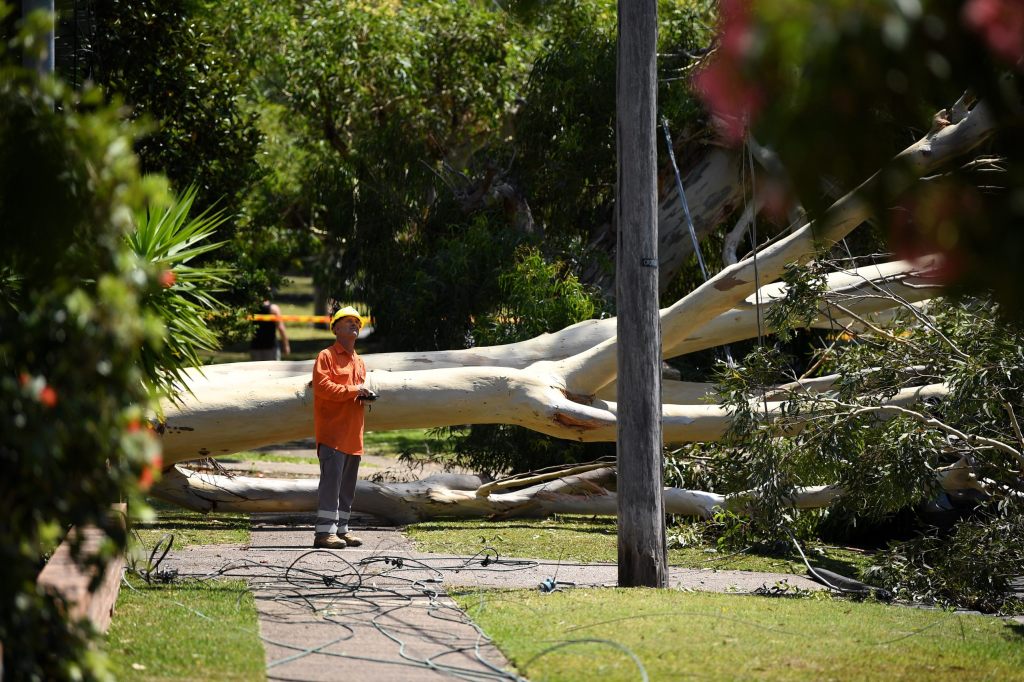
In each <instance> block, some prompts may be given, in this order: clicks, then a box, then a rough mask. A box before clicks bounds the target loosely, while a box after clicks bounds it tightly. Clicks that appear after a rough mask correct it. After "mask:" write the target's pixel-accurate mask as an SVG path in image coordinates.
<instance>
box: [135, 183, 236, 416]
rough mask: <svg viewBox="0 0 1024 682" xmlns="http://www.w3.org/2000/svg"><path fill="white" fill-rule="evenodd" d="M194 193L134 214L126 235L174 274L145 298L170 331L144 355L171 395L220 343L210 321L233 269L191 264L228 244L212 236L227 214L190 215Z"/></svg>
mask: <svg viewBox="0 0 1024 682" xmlns="http://www.w3.org/2000/svg"><path fill="white" fill-rule="evenodd" d="M195 197H196V188H195V187H194V186H193V187H189V188H188V189H187V190H185V192H184V193H183V194H182V195H181V196H179V197H176V198H174V199H173V200H172V201H170V202H169V203H168V204H166V205H164V206H150V207H147V208H146V209H145V210H143V211H140V212H139V213H138V214H137V215H136V216H135V229H134V230H133V231H132V232H131V233H130V234H129V235H127V241H128V244H129V245H130V246H131V248H132V250H133V251H134V252H135V254H136V255H137V256H138V257H139V258H140V259H142V260H144V261H147V262H148V263H150V264H151V265H152V268H153V269H154V270H155V271H157V272H159V273H173V277H169V278H168V279H167V280H165V282H164V285H163V286H159V287H153V288H152V289H151V291H150V293H149V294H148V295H147V297H146V300H145V301H144V303H145V305H146V306H147V307H148V308H149V309H150V310H152V311H154V312H155V313H157V314H158V315H159V316H160V317H161V319H162V320H163V322H164V328H165V334H164V345H163V349H162V351H161V352H160V353H159V354H156V355H152V354H151V355H150V356H146V357H144V358H143V365H144V370H145V372H146V374H147V375H148V376H149V377H150V379H151V380H152V381H153V383H154V384H155V385H157V386H159V387H160V388H161V389H162V390H163V391H164V392H165V393H166V394H167V395H168V396H169V397H170V398H171V399H172V400H173V399H175V396H176V394H177V393H179V392H180V391H181V390H182V389H183V388H184V387H185V386H186V384H185V382H184V371H185V369H187V368H190V367H198V366H199V365H200V364H201V360H200V357H199V353H200V351H211V350H216V349H217V348H218V347H219V343H218V340H217V336H216V335H215V334H214V333H213V332H212V331H211V330H210V328H209V327H208V326H207V323H206V322H207V319H209V317H210V316H211V315H212V314H214V313H216V312H218V311H220V310H222V309H223V306H222V304H221V303H220V302H219V301H218V300H217V299H216V297H215V296H214V295H213V294H214V293H215V292H217V291H222V290H223V289H224V288H225V285H227V283H228V279H227V278H228V277H229V276H230V274H231V270H230V268H226V267H213V266H206V265H198V266H196V265H189V263H190V262H191V261H192V260H193V259H195V258H196V257H197V256H201V255H203V254H206V253H210V252H211V251H213V250H215V249H217V248H219V247H221V246H223V245H224V243H225V242H224V241H218V242H213V241H209V240H210V239H211V238H212V237H213V236H214V235H215V234H216V232H217V228H219V227H220V226H221V225H222V224H223V223H224V222H225V221H226V220H227V216H226V215H225V214H224V212H223V211H212V210H211V209H207V210H205V211H203V212H202V213H200V214H199V215H197V216H194V217H189V214H190V213H191V212H192V204H193V202H194V201H195ZM164 276H165V277H166V274H165V275H164Z"/></svg>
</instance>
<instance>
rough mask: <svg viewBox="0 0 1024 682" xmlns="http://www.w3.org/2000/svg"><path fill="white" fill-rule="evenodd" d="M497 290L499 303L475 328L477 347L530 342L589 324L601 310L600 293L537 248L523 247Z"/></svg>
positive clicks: (500, 279) (474, 335)
mask: <svg viewBox="0 0 1024 682" xmlns="http://www.w3.org/2000/svg"><path fill="white" fill-rule="evenodd" d="M498 286H499V287H501V303H500V304H499V306H498V308H497V309H496V310H494V311H492V312H490V313H488V314H487V315H485V316H484V317H483V319H481V320H480V321H478V322H477V323H476V324H475V325H474V327H473V342H474V345H477V346H497V345H500V344H505V343H514V342H516V341H524V340H526V339H532V338H533V337H535V336H538V335H540V334H544V333H550V332H554V331H558V330H560V329H564V328H565V327H568V326H570V325H573V324H576V323H577V322H581V321H583V320H589V319H591V318H593V317H595V315H596V314H597V312H598V310H599V308H598V298H597V295H596V292H594V291H592V290H589V289H588V288H587V287H586V286H585V285H583V284H581V283H580V281H579V280H578V279H576V276H575V275H573V274H572V272H568V271H567V269H566V266H565V264H564V263H561V262H554V263H548V262H547V261H545V260H544V256H543V255H542V254H541V252H540V250H539V249H537V248H534V247H520V249H519V250H518V251H517V252H516V260H515V263H514V265H513V266H512V268H511V269H510V270H509V271H507V272H504V273H502V275H501V276H500V277H499V278H498Z"/></svg>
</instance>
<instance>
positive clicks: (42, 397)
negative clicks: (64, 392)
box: [39, 386, 57, 407]
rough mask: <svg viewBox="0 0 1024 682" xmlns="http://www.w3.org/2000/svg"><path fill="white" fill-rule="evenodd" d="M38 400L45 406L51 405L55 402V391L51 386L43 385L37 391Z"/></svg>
mask: <svg viewBox="0 0 1024 682" xmlns="http://www.w3.org/2000/svg"><path fill="white" fill-rule="evenodd" d="M39 402H41V403H42V404H43V405H44V406H46V407H53V406H54V405H56V404H57V391H55V390H53V387H52V386H44V387H43V390H41V391H40V392H39Z"/></svg>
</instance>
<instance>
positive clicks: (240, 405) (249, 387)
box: [161, 259, 936, 464]
mask: <svg viewBox="0 0 1024 682" xmlns="http://www.w3.org/2000/svg"><path fill="white" fill-rule="evenodd" d="M935 262H936V261H935V260H934V259H930V260H928V261H926V262H925V263H924V264H923V267H924V270H923V271H922V270H921V269H920V267H921V266H917V265H914V264H911V263H907V262H905V261H898V262H896V263H887V264H883V265H878V266H869V267H865V268H858V269H857V270H854V271H851V272H848V273H835V274H834V275H833V276H832V277H831V279H830V281H831V282H834V283H835V285H836V287H835V289H834V292H833V294H834V295H835V296H837V297H840V298H841V299H842V300H843V301H844V307H845V308H846V309H847V310H852V311H856V312H857V313H858V314H864V315H869V314H870V313H871V312H873V311H876V310H879V309H882V308H884V307H885V306H887V305H889V306H891V305H894V300H893V299H891V298H885V297H883V296H879V295H877V293H876V287H877V288H881V289H883V290H885V289H887V290H889V291H891V292H894V293H899V294H900V295H901V296H904V297H907V298H910V299H912V300H917V299H919V298H924V297H928V296H931V295H932V294H933V293H934V291H933V289H932V288H931V286H930V283H931V282H933V280H932V279H931V278H930V277H929V275H928V272H930V270H931V269H932V268H933V267H934V266H935ZM761 294H763V295H761ZM784 295H785V287H783V286H781V285H770V286H766V287H763V288H762V291H761V293H760V294H759V296H760V300H761V306H762V308H763V307H764V306H765V305H767V303H768V302H770V301H774V300H778V299H780V298H782V297H783V296H784ZM827 305H828V304H827V303H825V304H823V307H827ZM756 315H757V313H756V310H755V303H754V302H752V301H744V305H743V307H741V308H736V309H734V310H732V311H730V312H729V313H727V314H726V315H725V316H722V319H721V320H715V321H713V322H712V323H711V324H710V325H708V326H707V327H706V328H705V330H704V331H703V332H702V334H701V335H700V336H697V337H695V338H690V339H684V340H683V341H682V342H680V343H676V344H673V347H674V348H676V349H679V350H682V351H684V352H691V351H692V350H694V349H695V347H702V348H704V347H711V346H715V345H719V344H721V343H725V342H731V341H736V340H739V339H745V338H751V337H753V336H755V335H756V333H757V322H756ZM836 319H837V318H835V317H834V316H831V317H829V316H825V315H822V317H821V318H820V323H821V324H826V323H828V324H831V323H834V322H835V320H836ZM840 321H841V319H840ZM847 321H849V320H847ZM597 322H599V323H600V327H599V326H598V325H590V327H589V328H588V329H585V330H584V331H583V333H584V334H585V335H587V336H591V337H592V335H594V334H595V332H596V333H597V334H600V335H601V336H602V337H603V338H605V339H607V338H610V336H611V333H612V332H613V330H614V327H611V328H610V329H609V328H608V327H609V323H610V324H611V325H614V323H615V321H614V320H600V321H597ZM574 327H580V325H575V326H574ZM570 329H572V328H570ZM546 336H552V337H554V336H556V335H554V334H552V335H546ZM540 338H544V337H540ZM570 339H571V335H568V334H566V335H563V336H562V338H561V339H559V340H558V341H556V342H555V344H554V345H547V348H548V349H549V352H550V349H551V348H556V349H562V350H564V349H565V348H566V346H567V345H568V343H569V340H570ZM527 343H529V342H527ZM576 343H578V341H577V342H576ZM512 346H514V347H518V350H520V351H521V350H522V348H523V344H512ZM512 346H508V347H498V348H510V347H512ZM493 350H494V349H480V353H479V354H478V355H477V356H475V357H466V356H465V355H463V359H464V361H465V362H466V364H465V365H463V366H458V367H440V368H432V369H422V370H417V371H381V369H380V368H379V362H378V358H379V356H377V355H367V356H365V360H366V363H367V366H368V367H369V368H370V372H369V374H368V377H367V383H369V384H370V385H371V386H372V387H373V389H374V390H375V391H377V392H378V393H379V394H380V395H381V396H382V398H381V400H380V401H378V402H377V403H375V405H374V407H373V408H372V410H371V411H370V412H368V414H367V429H369V430H378V431H380V430H389V429H404V428H426V427H436V426H452V425H460V424H482V423H508V424H519V425H522V426H525V427H527V428H532V429H535V430H538V431H541V432H544V433H549V434H551V435H555V436H560V437H563V438H571V439H573V440H589V441H594V440H614V414H615V411H616V410H615V406H614V397H615V393H614V385H612V386H609V387H604V388H603V389H602V390H600V391H598V392H597V394H596V395H594V396H573V395H572V394H571V392H569V391H568V389H567V388H566V386H565V382H564V380H563V378H562V377H561V376H559V374H558V373H557V371H552V370H553V369H554V368H553V367H552V366H551V365H550V363H549V364H544V363H540V362H536V361H535V362H534V363H533V364H532V365H527V366H525V367H522V368H520V367H517V366H515V365H518V364H521V363H522V361H523V357H524V355H525V354H526V353H524V352H512V353H511V361H510V362H509V364H505V363H501V364H496V365H494V366H487V365H482V366H481V365H475V364H473V363H474V362H475V361H479V360H480V359H481V358H483V357H487V356H485V355H483V351H489V352H492V351H493ZM528 352H529V353H534V352H536V349H535V348H534V349H532V350H530V351H528ZM456 353H462V351H450V352H442V354H443V355H447V356H449V357H450V356H452V355H454V354H456ZM388 355H400V354H388ZM417 355H418V354H417ZM488 359H490V358H488ZM415 360H416V359H415V358H412V359H409V358H393V357H392V358H387V359H385V364H386V365H388V366H391V367H395V366H408V364H410V362H411V363H412V364H414V366H415ZM495 361H497V358H495ZM444 362H445V363H447V362H448V360H447V359H446V360H445V361H444ZM311 365H312V363H311V362H302V363H294V362H290V363H235V364H231V365H215V366H212V367H209V368H205V369H204V372H205V376H203V377H196V376H193V377H192V381H190V385H189V388H190V390H191V391H192V394H191V395H183V396H182V397H181V398H180V399H179V402H178V403H177V404H176V405H168V406H166V407H165V414H166V418H165V421H164V423H163V424H162V425H161V429H162V431H163V434H164V457H165V461H166V462H167V463H168V464H171V463H174V462H179V461H182V460H187V459H194V458H197V457H209V456H218V455H227V454H230V453H232V452H238V451H239V450H245V449H250V448H254V447H260V446H263V445H271V444H274V443H280V442H284V441H287V440H294V439H296V438H304V437H307V436H309V435H310V434H311V433H312V407H311V405H312V396H311V393H310V391H309V387H308V384H309V380H310V376H311V373H312V367H311ZM709 392H710V387H709V386H706V385H697V384H685V383H682V382H665V388H664V402H665V403H666V405H665V410H666V412H665V417H666V420H667V421H666V427H667V428H669V427H670V428H669V430H668V431H667V432H666V438H667V439H669V440H672V441H676V440H700V439H701V438H703V437H707V436H710V435H712V434H718V433H720V432H721V430H722V428H723V427H722V426H721V424H724V423H725V420H724V418H722V416H721V414H720V413H719V412H714V411H713V410H712V412H713V413H714V414H713V416H712V415H709V414H707V412H708V408H710V407H711V406H709V405H707V404H706V401H704V400H703V399H702V396H705V395H707V394H708V393H709ZM588 401H589V402H588ZM689 406H699V407H695V408H694V409H693V410H688V409H686V408H687V407H689ZM695 412H696V413H695ZM691 423H692V424H693V426H689V425H690V424H691ZM699 424H714V426H713V427H712V428H711V429H710V430H709V429H706V428H699V427H698V426H697V425H699ZM609 434H611V436H610V437H608V435H609Z"/></svg>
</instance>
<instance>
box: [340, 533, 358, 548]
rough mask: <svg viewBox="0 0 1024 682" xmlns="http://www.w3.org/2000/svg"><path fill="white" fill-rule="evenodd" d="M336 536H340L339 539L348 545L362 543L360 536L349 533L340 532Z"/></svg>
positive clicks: (356, 545) (353, 545)
mask: <svg viewBox="0 0 1024 682" xmlns="http://www.w3.org/2000/svg"><path fill="white" fill-rule="evenodd" d="M338 537H340V538H341V540H342V541H343V542H344V543H345V544H346V545H348V546H349V547H358V546H359V545H361V544H363V540H362V538H359V537H356V536H355V535H352V534H351V533H342V534H341V535H339V536H338Z"/></svg>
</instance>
